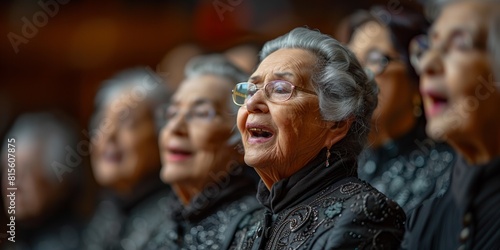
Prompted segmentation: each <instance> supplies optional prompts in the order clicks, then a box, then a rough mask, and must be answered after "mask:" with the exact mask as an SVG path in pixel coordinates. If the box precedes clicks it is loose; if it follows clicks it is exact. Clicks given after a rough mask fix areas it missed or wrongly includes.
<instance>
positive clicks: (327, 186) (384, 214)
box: [233, 149, 406, 250]
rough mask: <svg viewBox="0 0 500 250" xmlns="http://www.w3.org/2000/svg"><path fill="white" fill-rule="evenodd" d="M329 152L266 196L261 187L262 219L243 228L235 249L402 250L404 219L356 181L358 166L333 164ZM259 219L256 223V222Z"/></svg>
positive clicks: (380, 196) (385, 200)
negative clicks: (328, 156) (369, 249)
mask: <svg viewBox="0 0 500 250" xmlns="http://www.w3.org/2000/svg"><path fill="white" fill-rule="evenodd" d="M325 153H326V149H324V150H322V151H321V152H320V154H319V155H318V157H316V159H314V160H313V161H311V162H310V163H308V164H307V165H306V166H304V167H303V168H302V169H301V170H299V171H298V172H297V173H295V174H293V175H292V176H291V177H289V178H286V179H283V180H280V181H278V182H277V183H275V184H274V185H273V186H272V188H271V190H268V189H267V187H266V186H265V185H264V183H263V182H262V181H261V182H260V183H259V189H258V195H257V198H258V200H259V201H260V202H261V203H262V204H263V205H264V206H265V210H264V211H262V212H261V214H262V213H263V214H264V215H263V216H261V218H260V219H259V220H258V221H255V222H254V223H253V224H251V223H247V225H245V226H242V227H240V231H243V232H245V233H238V234H237V237H236V241H237V242H236V243H234V245H233V249H273V250H274V249H344V248H346V249H354V248H359V249H364V248H373V247H378V248H381V249H394V248H397V247H399V244H400V241H401V239H402V237H403V233H404V221H405V218H406V217H405V214H404V212H403V210H402V209H401V208H400V207H399V206H398V205H397V204H396V203H395V202H393V201H391V200H389V199H388V198H387V197H385V196H384V195H383V194H381V193H380V192H378V191H377V190H376V189H374V188H373V187H371V186H370V185H369V184H366V183H365V182H362V181H360V180H359V179H358V178H357V177H356V161H355V160H347V159H344V160H341V159H338V160H334V162H335V163H334V164H330V166H329V167H326V164H325V160H326V154H325ZM254 218H255V217H254Z"/></svg>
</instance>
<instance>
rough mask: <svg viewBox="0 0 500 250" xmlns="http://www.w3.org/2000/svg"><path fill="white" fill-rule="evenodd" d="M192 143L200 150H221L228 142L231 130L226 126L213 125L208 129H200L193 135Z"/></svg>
mask: <svg viewBox="0 0 500 250" xmlns="http://www.w3.org/2000/svg"><path fill="white" fill-rule="evenodd" d="M190 134H191V136H190V137H191V138H190V140H191V143H192V144H193V146H194V147H195V148H196V149H198V150H210V151H212V150H217V149H220V148H221V147H222V146H223V145H224V144H225V143H226V141H227V140H228V138H229V135H230V129H228V128H227V127H226V126H225V125H224V124H211V125H210V126H207V127H199V128H196V129H194V130H193V131H192V132H191V133H190Z"/></svg>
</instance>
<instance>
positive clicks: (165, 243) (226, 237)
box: [142, 166, 261, 250]
mask: <svg viewBox="0 0 500 250" xmlns="http://www.w3.org/2000/svg"><path fill="white" fill-rule="evenodd" d="M243 167H244V166H239V167H238V171H237V172H238V174H233V175H228V176H227V178H226V177H225V178H223V179H221V180H218V181H216V182H214V183H211V184H209V185H207V187H206V188H205V189H204V190H203V191H202V192H201V193H200V194H199V195H197V196H196V197H194V198H193V199H192V201H191V202H190V203H189V205H188V206H183V205H182V204H181V203H180V201H179V200H178V199H177V198H176V197H175V198H174V199H172V201H171V204H170V205H171V206H170V209H169V210H170V211H169V213H168V214H167V218H165V220H164V221H163V222H162V224H161V226H160V227H159V228H158V229H157V231H156V233H155V235H154V236H153V237H152V238H151V240H150V241H149V243H148V244H146V246H145V247H144V248H142V249H169V250H170V249H227V248H228V247H229V245H230V244H231V241H232V239H233V236H234V235H235V231H236V229H237V226H238V224H240V223H241V222H242V219H243V218H244V217H245V216H247V215H248V214H250V213H252V212H253V211H255V210H257V209H260V208H261V205H260V204H259V203H258V201H257V199H256V198H255V191H256V183H255V181H254V180H253V179H252V178H251V177H250V176H248V175H246V174H245V173H243V172H244V171H243Z"/></svg>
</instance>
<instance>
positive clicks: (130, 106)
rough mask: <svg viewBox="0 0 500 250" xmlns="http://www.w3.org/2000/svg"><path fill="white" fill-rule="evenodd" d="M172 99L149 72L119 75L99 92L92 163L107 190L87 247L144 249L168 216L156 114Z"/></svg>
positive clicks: (88, 234)
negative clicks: (161, 175) (165, 216)
mask: <svg viewBox="0 0 500 250" xmlns="http://www.w3.org/2000/svg"><path fill="white" fill-rule="evenodd" d="M168 100H169V92H168V91H167V89H166V88H165V85H164V82H162V81H161V80H160V78H159V77H158V76H156V75H155V74H154V73H153V72H152V71H150V70H149V69H146V68H134V69H129V70H125V71H123V72H120V73H118V74H117V75H116V76H114V77H113V78H112V79H109V80H107V81H106V82H105V83H104V84H103V86H102V87H101V89H100V90H99V92H98V93H97V95H96V98H95V104H96V107H95V112H94V115H93V118H92V122H91V131H90V136H91V142H92V152H91V164H92V170H93V173H94V177H95V179H96V181H97V184H99V185H100V186H101V187H103V189H104V190H103V192H102V196H103V197H102V201H101V202H100V203H99V205H98V207H97V209H96V212H95V214H94V216H93V218H92V220H91V221H90V223H89V225H88V228H87V229H86V233H85V239H84V243H85V245H86V248H87V249H93V250H94V249H137V248H140V246H142V245H144V244H145V241H146V240H147V239H148V238H149V237H150V234H151V233H152V231H153V230H154V229H156V227H157V225H158V224H159V222H160V221H161V218H163V217H164V216H163V214H164V213H165V211H164V209H166V208H165V207H160V205H161V204H165V203H166V202H165V200H164V199H166V197H168V194H169V193H170V192H169V188H168V187H167V186H166V185H164V184H163V183H162V182H161V180H160V177H159V174H160V168H161V162H160V152H159V149H158V142H157V138H158V129H157V124H156V120H155V111H156V108H157V107H159V106H160V105H161V104H164V103H166V102H168ZM160 201H162V202H160ZM165 206H166V205H165Z"/></svg>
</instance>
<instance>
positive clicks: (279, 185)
mask: <svg viewBox="0 0 500 250" xmlns="http://www.w3.org/2000/svg"><path fill="white" fill-rule="evenodd" d="M332 158H333V157H332ZM330 162H331V163H330V166H329V167H326V148H323V150H321V151H320V153H319V154H318V155H317V156H316V157H315V158H314V159H313V160H311V161H310V162H309V163H307V164H306V165H305V166H304V167H303V168H302V169H300V170H299V171H297V172H296V173H294V174H293V175H292V176H290V177H288V178H284V179H282V180H280V181H278V182H276V183H274V184H273V186H272V187H271V189H270V190H269V189H267V187H266V185H265V184H264V182H263V181H262V180H260V182H259V187H258V191H257V199H258V200H259V202H260V203H261V204H262V205H263V206H265V207H266V208H267V209H268V210H270V211H271V212H272V213H274V214H276V213H279V212H280V211H282V210H284V209H286V208H288V207H291V206H293V205H296V204H298V203H300V202H302V201H303V200H305V199H307V198H309V197H310V196H312V195H314V194H316V193H318V192H319V191H321V190H323V189H324V188H326V187H327V186H329V185H332V184H333V183H336V182H338V181H339V180H342V179H344V178H347V177H357V162H356V160H355V159H353V158H333V159H331V160H330ZM332 162H333V163H332Z"/></svg>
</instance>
